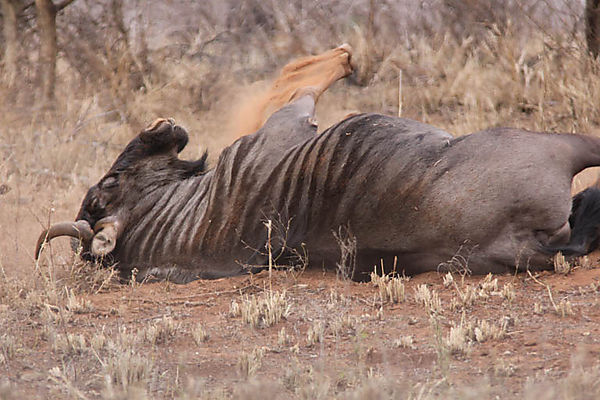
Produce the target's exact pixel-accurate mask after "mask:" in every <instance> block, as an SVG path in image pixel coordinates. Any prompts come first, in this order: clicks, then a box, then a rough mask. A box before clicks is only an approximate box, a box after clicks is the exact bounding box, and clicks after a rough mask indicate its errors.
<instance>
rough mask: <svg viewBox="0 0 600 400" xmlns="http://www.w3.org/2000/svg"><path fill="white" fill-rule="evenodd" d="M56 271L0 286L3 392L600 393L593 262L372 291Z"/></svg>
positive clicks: (335, 281)
mask: <svg viewBox="0 0 600 400" xmlns="http://www.w3.org/2000/svg"><path fill="white" fill-rule="evenodd" d="M46 268H47V269H46ZM55 269H57V270H58V269H60V268H55ZM51 270H52V269H51V268H48V267H44V266H41V267H40V268H39V270H38V272H37V273H38V274H39V277H40V279H41V280H42V281H43V282H44V283H43V284H40V285H38V286H39V287H37V288H26V287H22V286H20V285H21V284H22V283H23V282H22V281H14V280H13V281H11V280H8V281H6V282H4V284H3V286H2V289H3V290H2V292H1V294H2V297H1V299H2V305H0V314H1V316H0V326H1V327H2V330H0V369H2V375H3V377H2V378H1V379H0V382H1V383H0V385H1V386H0V387H1V388H2V389H0V393H1V394H0V398H4V397H6V398H17V397H23V396H25V397H29V398H32V397H40V396H41V397H54V396H58V397H63V396H69V397H71V398H98V397H102V398H122V396H125V397H126V398H196V397H202V398H207V397H208V398H229V397H231V396H233V397H237V398H258V397H261V398H264V397H267V398H288V397H294V398H331V397H341V398H373V397H372V396H380V397H395V396H406V397H412V398H432V397H455V398H463V397H464V396H465V395H466V394H467V393H469V394H471V395H475V394H477V395H478V396H483V397H484V398H486V397H491V398H493V397H495V396H500V397H502V398H505V397H520V396H526V397H530V398H531V397H533V396H536V397H537V396H538V395H539V394H540V393H545V395H546V396H548V397H544V398H594V397H593V396H597V395H598V394H599V393H600V371H599V369H598V361H599V360H600V340H599V338H600V307H599V304H598V303H599V296H600V269H597V268H591V269H590V268H584V267H580V268H576V269H575V270H573V271H571V272H570V273H569V274H567V275H563V274H556V273H542V274H537V275H536V274H534V275H533V276H532V275H527V274H518V275H502V276H491V275H490V276H487V277H469V276H465V277H463V276H461V275H458V274H454V275H444V274H438V273H428V274H423V275H419V276H416V277H411V278H410V279H405V278H387V279H376V280H374V282H370V283H355V282H350V281H347V280H343V279H341V278H340V277H339V276H337V275H336V274H335V273H334V272H324V271H319V270H315V269H308V270H306V271H304V272H301V273H298V272H296V273H292V272H289V271H287V272H286V271H277V272H274V273H273V275H272V278H269V274H268V273H267V272H263V273H260V274H258V275H254V276H241V277H235V278H229V279H221V280H215V281H197V282H193V283H190V284H187V285H173V284H169V283H153V284H144V285H139V284H115V283H114V282H109V281H107V282H109V283H106V282H104V283H105V284H104V285H101V286H99V285H96V286H88V287H87V289H86V290H85V291H80V293H77V292H76V291H75V292H74V291H69V290H68V289H66V288H64V287H61V283H60V282H61V281H59V280H58V278H53V276H55V277H56V276H59V275H61V273H59V272H60V271H58V272H57V271H54V273H51V272H52V271H51ZM64 272H65V271H62V275H63V276H64V275H65V273H64ZM75 272H77V271H75ZM67 275H68V274H67ZM71 278H72V277H71ZM61 279H66V278H61ZM65 282H66V281H65ZM570 394H573V395H574V396H575V397H569V396H570ZM3 396H4V397H3ZM582 396H583V397H582ZM589 396H592V397H589Z"/></svg>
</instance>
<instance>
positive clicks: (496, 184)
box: [36, 90, 600, 282]
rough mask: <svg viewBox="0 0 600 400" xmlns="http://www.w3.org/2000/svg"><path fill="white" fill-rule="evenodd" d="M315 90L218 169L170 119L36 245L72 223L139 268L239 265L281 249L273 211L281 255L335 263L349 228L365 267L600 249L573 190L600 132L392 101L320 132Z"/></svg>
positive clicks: (100, 254) (99, 254)
mask: <svg viewBox="0 0 600 400" xmlns="http://www.w3.org/2000/svg"><path fill="white" fill-rule="evenodd" d="M315 98H316V96H315V95H314V93H311V90H307V91H306V94H304V95H299V96H297V97H296V98H295V100H294V101H292V102H291V103H290V104H288V105H286V106H284V107H283V108H281V109H280V110H279V111H277V112H275V113H274V114H273V115H272V116H271V117H270V118H269V119H268V120H267V122H266V123H265V124H264V126H263V127H262V128H261V129H259V130H258V131H257V132H256V133H254V134H252V135H248V136H245V137H242V138H240V139H239V140H237V141H236V142H235V143H233V144H232V145H231V146H229V147H227V148H226V149H225V150H223V152H222V154H221V155H220V157H219V159H218V161H217V164H216V166H215V168H213V169H211V170H208V171H206V170H205V163H204V158H202V159H200V160H198V161H196V162H189V161H183V160H179V159H178V157H177V153H178V152H180V151H181V150H182V149H183V147H184V146H185V144H186V143H187V140H188V139H187V133H186V132H185V130H184V129H183V128H181V127H179V126H177V125H175V124H174V122H173V121H171V120H159V121H157V122H156V123H155V124H153V125H152V126H151V127H149V128H148V129H146V130H144V131H143V132H142V133H140V134H139V135H138V136H137V137H136V138H135V139H133V140H132V142H131V143H130V144H129V145H128V146H127V147H126V149H125V150H124V152H123V153H122V154H121V155H120V156H119V158H118V159H117V161H116V162H115V163H114V165H113V166H112V167H111V169H110V170H109V171H108V173H107V174H106V175H105V176H104V177H103V178H102V179H101V180H100V182H99V183H98V184H97V185H95V186H93V187H92V188H91V189H90V190H89V192H88V194H87V195H86V197H85V199H84V201H83V204H82V206H81V209H80V211H79V213H78V215H77V218H76V222H75V223H63V224H57V225H55V226H53V227H51V228H50V230H49V231H48V232H44V233H42V235H41V237H40V241H39V243H38V249H36V254H38V252H39V247H40V246H41V244H42V243H43V242H44V241H45V239H46V238H47V237H48V238H52V237H56V236H60V235H64V234H67V235H70V236H75V237H78V238H79V239H81V241H82V245H83V255H84V257H88V258H93V259H99V258H101V259H102V260H103V262H104V263H106V264H115V265H116V266H117V268H119V269H120V270H121V271H122V272H124V273H128V272H129V271H131V270H132V268H137V269H138V270H139V273H138V275H137V279H138V280H143V279H146V278H149V277H155V278H158V279H162V278H168V279H170V280H173V281H176V282H188V281H190V280H193V279H197V278H217V277H224V276H232V275H237V274H240V273H244V272H245V271H248V269H252V268H257V267H260V266H264V265H266V263H267V262H268V255H267V254H266V250H265V249H266V248H267V247H268V246H266V245H267V239H268V231H267V229H266V228H265V224H264V222H266V221H271V222H272V224H274V225H272V226H274V227H275V228H274V231H272V232H271V233H272V236H271V239H272V240H271V242H270V248H271V254H272V255H275V256H276V257H277V263H278V264H285V263H286V262H291V260H293V258H294V256H295V255H298V254H307V255H308V260H309V264H310V265H314V266H335V265H336V263H338V262H339V260H340V246H339V243H338V240H336V238H335V235H334V233H338V234H339V233H340V232H341V234H342V235H346V236H347V237H349V238H352V239H353V240H355V243H356V249H355V250H356V252H355V255H354V262H353V264H352V266H351V267H352V271H351V272H352V276H353V278H354V279H363V278H365V277H366V276H368V274H369V273H370V272H371V271H373V268H374V266H375V265H377V266H380V265H383V266H384V267H385V268H386V269H387V270H388V271H389V270H391V269H392V268H395V269H396V271H397V272H404V273H406V274H415V273H420V272H425V271H432V270H439V269H445V268H454V267H456V266H457V265H456V264H457V263H458V264H461V265H460V267H463V268H464V267H466V268H468V269H469V270H470V271H471V272H473V273H477V274H483V273H488V272H505V271H514V270H515V269H518V270H524V269H526V268H530V269H545V268H551V266H552V265H551V262H550V260H551V257H552V255H553V254H554V253H556V252H557V251H560V250H563V249H564V250H566V251H567V252H569V254H570V255H573V256H576V255H582V254H585V253H587V252H588V251H590V250H591V248H592V246H583V247H581V246H580V247H577V246H576V244H574V243H572V242H570V239H571V235H570V232H571V226H570V224H569V217H570V215H571V204H572V201H571V194H570V190H571V181H572V178H573V176H574V175H575V174H576V173H578V172H579V171H581V170H582V169H584V168H587V167H591V166H598V165H600V139H597V138H594V137H589V136H582V135H574V134H549V133H535V132H528V131H524V130H519V129H507V128H497V129H490V130H487V131H482V132H478V133H473V134H471V135H466V136H462V137H459V138H453V136H452V135H450V134H449V133H447V132H445V131H443V130H440V129H438V128H435V127H433V126H430V125H427V124H423V123H420V122H416V121H412V120H409V119H404V118H396V117H390V116H385V115H378V114H360V115H355V116H351V117H349V118H347V119H345V120H343V121H341V122H340V123H338V124H336V125H334V126H332V127H331V128H329V129H327V130H326V131H325V132H323V133H321V134H319V135H317V134H316V127H315V125H314V124H313V123H312V122H311V121H312V118H313V114H314V105H315ZM595 201H596V200H594V199H592V200H591V203H592V204H594V205H595V204H596V203H595ZM576 203H577V202H576ZM576 205H577V204H576ZM597 208H598V207H597V206H595V208H594V207H592V209H594V210H595V211H594V213H596V214H597V210H596V209H597ZM578 210H579V211H581V212H582V213H583V214H582V215H580V216H579V217H575V219H573V218H572V219H571V222H572V223H575V226H574V228H573V231H577V232H582V231H586V229H579V228H578V227H577V223H578V222H577V221H582V222H581V224H588V225H589V224H590V223H591V222H594V223H596V224H597V223H598V221H597V219H598V217H597V216H596V214H593V213H592V214H593V215H592V218H591V219H590V218H588V216H589V215H590V214H589V212H588V211H584V209H583V208H578ZM590 226H591V225H590ZM92 227H93V228H92ZM273 232H274V233H273ZM578 235H579V236H581V235H582V234H581V233H578ZM583 235H584V236H585V235H587V234H583ZM338 239H339V238H338ZM578 240H579V239H578ZM378 269H380V268H378Z"/></svg>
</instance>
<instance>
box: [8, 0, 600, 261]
mask: <svg viewBox="0 0 600 400" xmlns="http://www.w3.org/2000/svg"><path fill="white" fill-rule="evenodd" d="M0 4H1V6H2V8H1V12H2V19H1V21H2V38H3V40H2V42H1V46H0V51H1V54H2V59H1V61H2V64H1V65H2V70H1V73H0V109H1V110H2V113H1V114H0V185H1V186H0V188H1V189H0V192H2V193H4V194H3V195H1V196H3V197H0V202H3V203H4V204H11V205H12V206H14V208H16V209H17V212H16V211H15V210H14V208H13V209H10V211H5V212H6V213H10V215H11V218H12V216H13V215H14V214H15V212H16V214H17V215H20V217H19V218H21V217H23V215H30V214H33V215H34V216H35V218H37V219H38V220H42V219H44V220H45V219H46V217H45V216H44V217H43V218H42V217H41V216H40V213H39V211H38V210H39V209H40V208H43V209H50V208H51V207H50V205H49V204H53V205H57V206H58V207H57V208H58V209H60V210H65V211H58V213H59V214H60V213H61V212H63V213H65V215H64V217H69V218H72V215H74V214H75V212H76V209H77V208H78V204H79V202H80V201H81V198H82V197H83V194H84V193H85V191H86V190H87V188H88V187H89V186H90V185H92V184H94V183H95V182H97V180H98V179H99V178H100V177H101V176H102V174H103V172H104V171H106V169H107V168H108V167H109V166H110V164H111V163H112V161H113V160H114V159H115V157H116V156H117V155H118V153H119V152H120V151H121V149H122V148H123V146H124V145H125V144H126V143H127V142H128V141H129V140H130V139H131V138H132V137H133V135H134V134H135V133H137V132H138V131H139V130H140V129H141V128H143V127H144V126H145V125H146V124H148V123H149V122H151V121H152V120H154V119H155V118H157V117H159V116H160V117H173V118H175V120H176V121H177V122H178V123H180V124H182V125H184V126H185V127H187V128H188V130H189V132H190V136H191V141H190V145H189V146H188V148H187V149H186V150H185V151H184V153H183V157H184V158H193V157H198V156H199V155H200V154H201V153H202V152H203V151H204V150H205V149H208V150H209V155H210V158H209V160H210V161H211V162H214V160H215V158H216V157H217V156H218V154H219V152H220V150H221V149H222V148H223V147H224V146H226V145H228V144H230V143H231V142H232V141H233V140H234V139H235V137H234V135H233V134H232V130H231V125H232V122H236V120H237V119H239V118H242V116H241V115H239V114H237V113H236V110H238V109H239V107H238V106H237V105H238V104H240V103H241V102H244V101H247V99H248V98H251V96H252V95H253V93H254V92H256V91H258V90H260V88H261V87H262V86H261V82H263V83H264V82H265V81H267V80H268V79H269V78H270V77H272V76H274V74H276V73H277V70H278V69H279V68H281V67H282V66H283V65H285V64H286V63H287V62H289V61H290V60H292V59H294V58H296V57H299V56H303V55H308V54H317V53H319V52H322V51H324V50H327V49H330V48H332V47H335V46H337V45H339V44H341V43H343V42H348V43H350V44H351V45H352V46H353V48H354V61H355V64H356V65H357V67H358V68H357V70H356V72H355V73H354V74H353V75H352V76H351V77H350V78H348V79H346V80H344V81H343V82H340V83H337V84H336V85H334V86H333V87H332V89H331V90H330V91H329V92H328V93H326V95H325V96H323V98H322V99H321V102H320V104H319V108H318V110H317V114H318V118H319V121H320V126H321V129H324V128H326V127H327V126H328V125H329V124H331V123H333V122H336V121H337V120H339V119H341V118H343V116H344V115H346V114H348V113H350V112H356V111H376V112H381V113H387V114H394V115H395V114H397V113H398V109H399V108H400V106H401V109H402V116H405V117H408V118H414V119H417V120H421V121H424V122H427V123H431V124H434V125H437V126H439V127H441V128H443V129H446V130H448V131H449V132H451V133H453V134H455V135H461V134H465V133H469V132H473V131H475V130H480V129H485V128H487V127H490V126H497V125H505V126H516V127H521V128H527V129H533V130H544V131H562V132H586V133H592V134H595V133H597V131H598V128H599V126H600V111H599V108H598V106H597V104H596V103H597V102H596V100H597V99H598V98H600V79H599V78H600V64H599V63H598V60H597V57H596V55H597V54H598V47H599V44H598V43H600V42H598V40H597V36H596V32H597V31H598V29H597V26H599V25H598V24H599V22H598V21H600V18H599V17H598V1H597V0H588V1H587V3H586V2H585V1H584V0H580V1H569V0H497V1H493V2H489V1H483V0H420V1H417V0H406V1H392V0H331V1H321V2H312V1H305V0H293V1H279V0H244V1H238V0H206V1H202V2H196V1H191V0H180V1H175V0H171V1H157V0H147V1H144V0H130V1H123V0H60V1H59V0H35V1H32V0H0ZM400 78H401V86H402V93H401V96H399V86H400ZM257 82H258V83H257ZM249 96H250V97H249ZM577 185H578V186H577ZM584 185H585V183H581V184H577V182H576V186H577V187H576V188H575V190H580V189H581V188H582V187H583V186H584ZM42 192H43V193H44V194H43V195H42V194H41V193H42ZM65 192H67V193H69V196H72V198H71V197H69V196H67V197H66V198H65V196H64V195H61V193H65ZM21 209H24V210H23V211H18V210H21ZM5 210H7V208H6V207H5ZM67 213H68V214H67ZM1 214H2V211H1V210H0V217H2V215H1ZM59 216H61V215H59ZM53 218H54V217H53ZM17 219H18V218H17ZM39 225H40V224H37V226H35V228H36V230H37V229H39ZM41 225H43V224H41ZM3 231H4V232H3ZM2 233H5V234H6V235H8V236H15V233H14V229H12V228H10V227H9V226H8V225H6V224H5V225H4V228H2V227H0V234H2ZM17 236H18V235H17ZM17 242H18V238H15V246H16V243H17ZM0 250H1V246H0Z"/></svg>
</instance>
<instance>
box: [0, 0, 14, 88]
mask: <svg viewBox="0 0 600 400" xmlns="http://www.w3.org/2000/svg"><path fill="white" fill-rule="evenodd" d="M0 5H1V6H2V18H3V25H2V33H3V35H4V60H3V61H4V77H3V78H4V79H5V81H6V83H7V85H8V86H9V87H12V86H13V85H14V84H15V79H16V77H17V60H18V53H17V51H18V50H17V49H18V39H17V4H16V3H15V1H14V0H0Z"/></svg>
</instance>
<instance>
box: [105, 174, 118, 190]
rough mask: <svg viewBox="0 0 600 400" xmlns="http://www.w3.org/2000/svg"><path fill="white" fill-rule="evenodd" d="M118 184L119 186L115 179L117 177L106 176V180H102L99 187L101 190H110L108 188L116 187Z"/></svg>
mask: <svg viewBox="0 0 600 400" xmlns="http://www.w3.org/2000/svg"><path fill="white" fill-rule="evenodd" d="M118 184H119V179H118V178H117V176H116V175H111V176H107V177H106V178H104V180H103V181H102V184H101V186H102V189H110V188H113V187H115V186H117V185H118Z"/></svg>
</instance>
